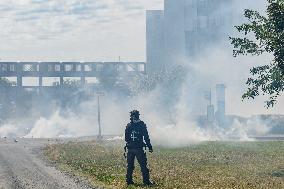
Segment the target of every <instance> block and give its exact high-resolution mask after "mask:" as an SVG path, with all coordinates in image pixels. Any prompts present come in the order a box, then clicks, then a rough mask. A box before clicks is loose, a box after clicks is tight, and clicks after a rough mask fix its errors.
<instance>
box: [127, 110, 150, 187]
mask: <svg viewBox="0 0 284 189" xmlns="http://www.w3.org/2000/svg"><path fill="white" fill-rule="evenodd" d="M139 115H140V114H139V111H137V110H133V111H131V112H130V123H128V124H127V126H126V129H125V142H126V146H125V149H126V148H127V149H128V152H127V174H126V183H127V185H131V184H134V182H133V180H132V174H133V171H134V160H135V157H136V158H137V160H138V163H139V164H140V167H141V172H142V176H143V183H144V184H145V185H147V186H150V185H153V184H152V183H151V181H150V179H149V169H148V167H147V157H146V152H144V150H143V148H144V147H145V148H146V147H148V148H149V152H150V153H152V152H153V148H152V145H151V142H150V138H149V135H148V131H147V127H146V124H145V123H144V122H143V121H141V120H140V119H139Z"/></svg>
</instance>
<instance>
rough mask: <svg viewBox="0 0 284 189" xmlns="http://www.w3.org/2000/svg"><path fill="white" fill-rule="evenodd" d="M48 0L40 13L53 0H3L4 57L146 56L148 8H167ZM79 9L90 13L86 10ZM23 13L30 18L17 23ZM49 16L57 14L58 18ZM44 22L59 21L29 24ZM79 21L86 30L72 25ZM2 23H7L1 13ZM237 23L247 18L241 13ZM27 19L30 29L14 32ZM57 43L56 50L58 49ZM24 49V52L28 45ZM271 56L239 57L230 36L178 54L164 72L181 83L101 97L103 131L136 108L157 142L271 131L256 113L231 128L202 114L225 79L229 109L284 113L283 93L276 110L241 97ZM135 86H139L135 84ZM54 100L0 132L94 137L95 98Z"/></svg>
mask: <svg viewBox="0 0 284 189" xmlns="http://www.w3.org/2000/svg"><path fill="white" fill-rule="evenodd" d="M49 2H50V3H49V7H51V8H50V9H48V10H42V11H39V10H41V9H40V7H42V6H44V5H45V3H47V1H40V2H38V3H34V1H13V5H15V7H18V8H13V7H10V9H9V7H6V6H5V5H6V4H7V3H8V2H6V3H2V2H1V3H0V10H1V8H2V9H4V12H6V13H8V15H9V16H8V18H6V20H5V21H6V22H7V23H8V24H7V25H9V23H12V26H13V27H15V28H14V29H11V28H10V29H11V30H13V32H12V36H9V35H8V32H6V33H5V32H3V31H2V33H1V32H0V36H4V39H3V38H1V40H2V44H10V45H11V46H9V45H7V46H1V47H0V50H1V52H0V56H2V57H3V60H6V59H7V60H12V59H21V60H29V61H31V60H39V59H40V60H43V59H42V58H46V60H54V59H56V60H58V59H67V60H96V59H99V60H105V59H107V60H114V59H116V58H117V57H118V56H119V55H122V57H123V58H127V59H128V60H143V59H145V57H144V54H145V53H144V51H145V50H144V48H145V40H144V38H145V18H144V16H145V15H144V14H145V13H144V11H145V8H149V9H156V8H159V9H162V7H163V6H162V4H163V2H162V1H160V0H155V1H152V0H151V1H150V0H146V1H144V0H135V1H133V0H131V1H126V0H121V1H116V0H107V1H97V2H98V4H96V3H92V1H88V0H84V1H80V2H81V3H80V2H79V1H77V0H75V1H72V2H73V4H72V3H71V4H69V3H67V1H63V0H61V1H58V2H61V4H60V3H59V5H58V4H57V3H58V2H57V1H49ZM256 2H257V3H256ZM265 2H266V1H265V0H255V1H253V0H251V1H246V0H242V1H239V0H238V1H237V0H236V1H234V3H232V4H231V6H229V7H227V9H226V7H224V8H223V9H222V11H232V10H233V9H234V10H239V11H240V12H239V13H240V16H241V12H242V10H243V9H244V8H246V7H249V8H253V9H257V10H261V11H262V12H263V10H264V8H265ZM30 5H32V6H31V7H30ZM53 6H59V7H61V8H63V7H65V9H66V12H64V15H63V20H62V18H61V17H60V18H58V13H56V10H54V9H52V7H53ZM77 6H79V7H77ZM97 6H98V7H97ZM5 7H6V8H5ZM76 7H77V8H76ZM95 7H96V8H95ZM30 9H32V10H30ZM81 9H82V10H85V9H87V10H88V11H87V12H84V11H82V10H81ZM93 9H95V10H97V11H98V12H97V14H98V15H93V14H92V13H91V12H92V11H91V10H93ZM72 10H73V12H72ZM80 10H81V11H82V12H80ZM42 12H44V15H43V13H42ZM59 12H60V11H59ZM20 13H22V14H24V15H25V16H26V17H24V19H23V20H21V21H19V22H17V23H15V20H17V19H19V15H18V14H20ZM0 14H3V13H0ZM46 14H47V15H53V16H54V17H56V19H55V20H56V21H55V23H53V21H51V20H50V19H49V17H48V16H46ZM104 15H108V16H107V19H106V20H105V19H103V17H104ZM116 15H119V19H116V18H115V17H116ZM33 17H35V18H33ZM42 20H44V21H46V23H48V24H47V26H50V25H52V26H54V27H53V28H51V29H50V28H49V27H47V28H46V29H45V30H43V29H42V28H41V26H39V25H36V26H35V27H31V28H32V30H33V31H35V32H36V33H37V32H38V33H37V35H35V36H31V33H32V31H31V28H29V27H28V26H31V25H32V24H33V23H34V22H35V23H37V24H39V23H40V21H42ZM78 20H79V21H80V22H78V23H79V24H80V29H79V28H78V27H77V25H76V24H74V23H77V21H78ZM0 21H1V22H2V24H3V20H1V18H0ZM238 21H239V22H242V18H240V19H239V20H238ZM23 25H24V26H25V27H24V30H25V31H26V32H23V33H19V32H17V31H15V30H16V29H17V28H18V27H20V26H23ZM59 26H60V27H59ZM81 26H82V27H81ZM118 28H119V31H118ZM8 29H9V28H8ZM230 35H235V34H230ZM5 36H6V37H5ZM57 36H60V37H57ZM228 36H229V31H228ZM22 37H23V38H22ZM19 38H22V41H23V45H22V46H18V45H17V44H18V41H17V40H18V39H19ZM7 41H11V43H7ZM22 41H21V42H22ZM0 42H1V41H0ZM33 42H35V43H33ZM71 44H72V45H71ZM114 44H115V45H114ZM54 46H56V48H53V47H54ZM38 47H40V48H38ZM77 47H78V48H77ZM58 48H59V49H58ZM23 49H26V50H25V51H22V50H23ZM35 49H37V50H36V51H35ZM51 49H52V50H51ZM27 51H28V52H27ZM18 52H22V53H18ZM31 52H32V54H30V53H31ZM269 61H270V56H269V55H263V56H259V57H239V58H233V57H232V47H231V46H230V44H229V40H228V39H227V38H226V39H224V41H220V43H218V44H214V46H210V47H208V48H207V50H205V49H204V52H202V56H199V57H197V58H195V59H188V58H185V57H176V64H175V65H176V66H179V69H177V70H178V71H177V72H176V73H169V76H168V75H162V76H165V77H173V76H174V77H173V78H175V79H177V82H175V80H174V81H172V82H171V83H161V84H158V85H157V86H156V87H155V88H154V89H153V90H151V91H150V92H148V93H141V94H138V95H137V96H135V97H125V96H121V95H120V94H116V93H113V94H107V95H106V96H103V97H101V109H102V110H101V111H102V112H101V116H102V118H101V119H102V131H103V134H106V135H123V132H124V128H125V126H126V124H127V123H128V121H129V112H130V111H131V110H132V109H138V110H139V111H140V112H141V119H142V120H143V121H145V123H146V124H147V126H148V129H149V130H150V136H151V138H152V140H153V141H154V143H155V144H159V145H162V144H164V145H168V146H185V145H188V144H191V143H194V142H199V141H204V140H227V139H229V138H230V137H235V138H238V139H240V140H251V139H249V136H252V135H265V134H268V133H269V132H270V130H271V126H270V124H269V123H268V122H266V123H264V122H263V121H262V120H260V119H258V118H251V119H248V120H246V121H239V120H238V119H234V120H233V124H232V126H231V127H228V128H219V127H217V126H216V128H215V129H212V128H209V127H208V126H206V125H205V127H200V126H199V123H198V117H200V116H201V115H204V114H205V113H206V106H207V104H208V102H207V101H206V100H205V99H204V97H203V96H204V95H203V93H204V91H206V90H209V89H210V88H211V89H212V91H213V99H215V98H214V95H215V94H214V90H215V86H216V84H219V83H224V84H225V85H226V109H227V114H232V115H239V116H243V117H250V116H252V115H256V114H281V113H283V112H284V111H283V110H284V109H283V107H284V96H282V97H280V98H279V100H278V104H277V105H276V106H275V107H274V108H273V109H266V108H265V107H264V105H265V104H264V101H265V100H266V97H259V98H257V99H255V100H254V101H251V100H245V101H243V102H242V100H241V95H242V94H243V93H244V92H245V90H246V86H245V82H246V79H247V78H248V77H249V69H250V68H251V67H253V66H256V65H263V64H268V63H269ZM180 70H182V71H183V72H185V73H183V72H182V71H180ZM132 84H133V85H134V86H135V85H137V83H135V82H134V83H132ZM49 106H50V103H49V102H46V104H45V103H43V104H42V107H43V108H46V109H47V110H46V111H49V112H48V113H47V114H43V115H40V116H38V115H36V112H37V110H36V109H35V110H34V111H35V113H34V115H33V116H34V117H33V116H31V118H30V120H27V121H23V120H13V121H11V122H9V123H7V124H4V125H3V126H1V127H0V136H1V137H3V136H24V137H35V138H39V137H43V138H52V137H80V136H92V135H96V134H97V133H98V123H97V101H96V98H92V99H89V100H86V101H84V102H82V103H80V104H79V105H78V107H77V108H76V110H69V109H66V110H63V109H61V108H60V107H59V106H56V105H55V106H54V107H52V108H48V107H49ZM35 107H36V106H35Z"/></svg>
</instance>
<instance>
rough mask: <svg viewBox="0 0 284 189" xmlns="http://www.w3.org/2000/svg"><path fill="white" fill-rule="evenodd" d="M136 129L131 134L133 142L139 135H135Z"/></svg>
mask: <svg viewBox="0 0 284 189" xmlns="http://www.w3.org/2000/svg"><path fill="white" fill-rule="evenodd" d="M135 133H136V132H135V131H132V134H131V138H132V140H133V142H134V141H135V139H137V137H136V136H135Z"/></svg>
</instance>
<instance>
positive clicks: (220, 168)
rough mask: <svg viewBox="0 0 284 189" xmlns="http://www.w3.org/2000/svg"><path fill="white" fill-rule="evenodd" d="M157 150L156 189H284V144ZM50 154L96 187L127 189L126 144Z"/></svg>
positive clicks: (53, 149)
mask: <svg viewBox="0 0 284 189" xmlns="http://www.w3.org/2000/svg"><path fill="white" fill-rule="evenodd" d="M154 150H155V152H154V153H153V154H148V161H149V166H150V170H151V179H152V180H153V181H154V182H155V183H156V184H157V186H156V188H169V189H173V188H194V189H196V188H204V189H205V188H255V189H261V188H263V189H264V188H265V189H267V188H269V189H274V188H275V189H280V188H284V142H243V143H231V142H230V143H225V142H210V143H209V142H207V143H201V144H198V145H192V146H190V147H187V148H177V149H169V148H160V147H156V148H154ZM44 153H45V155H46V156H47V157H48V159H49V160H50V161H52V162H54V163H55V164H56V165H57V166H58V167H59V168H61V169H64V170H65V171H68V172H72V173H73V174H74V173H75V174H77V175H80V176H83V177H87V178H88V179H89V180H90V182H91V183H93V185H94V186H98V185H100V186H104V187H105V188H125V187H126V186H125V171H126V169H125V168H126V161H125V159H124V157H123V145H122V144H118V143H105V144H97V143H95V142H85V143H66V144H57V145H50V146H47V147H46V148H45V150H44ZM139 171H140V170H139V166H138V165H136V171H135V174H134V179H135V181H136V182H137V183H142V182H141V174H140V172H139ZM140 187H142V186H141V185H140V186H136V187H131V188H140Z"/></svg>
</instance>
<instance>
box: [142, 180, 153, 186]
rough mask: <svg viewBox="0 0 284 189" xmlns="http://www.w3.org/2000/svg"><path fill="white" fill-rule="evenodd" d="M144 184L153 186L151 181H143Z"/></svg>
mask: <svg viewBox="0 0 284 189" xmlns="http://www.w3.org/2000/svg"><path fill="white" fill-rule="evenodd" d="M144 185H145V186H154V184H153V183H152V182H151V181H147V182H144Z"/></svg>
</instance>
